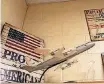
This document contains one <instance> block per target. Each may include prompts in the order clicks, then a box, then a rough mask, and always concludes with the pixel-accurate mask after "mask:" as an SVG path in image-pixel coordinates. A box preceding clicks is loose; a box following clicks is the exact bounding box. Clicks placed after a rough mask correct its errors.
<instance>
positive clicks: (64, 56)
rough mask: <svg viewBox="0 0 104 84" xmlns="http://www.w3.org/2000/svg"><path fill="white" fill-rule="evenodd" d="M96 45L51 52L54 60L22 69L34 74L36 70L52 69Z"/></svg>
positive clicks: (90, 43) (90, 44) (84, 45)
mask: <svg viewBox="0 0 104 84" xmlns="http://www.w3.org/2000/svg"><path fill="white" fill-rule="evenodd" d="M94 45H95V43H92V42H88V43H85V44H83V45H80V46H78V47H76V48H75V49H72V50H69V51H65V48H61V49H57V50H55V51H54V52H51V55H52V56H54V57H53V58H51V59H49V60H47V61H44V62H43V63H40V64H38V65H36V66H23V67H22V69H25V70H27V71H29V72H33V71H36V70H42V69H47V68H51V67H53V66H55V65H57V64H60V63H62V62H65V61H67V60H68V59H71V58H73V57H75V56H76V55H78V54H80V53H82V52H84V51H86V50H88V49H90V48H92V47H93V46H94Z"/></svg>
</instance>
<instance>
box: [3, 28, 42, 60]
mask: <svg viewBox="0 0 104 84" xmlns="http://www.w3.org/2000/svg"><path fill="white" fill-rule="evenodd" d="M9 29H10V28H9V27H4V31H3V33H7V34H2V35H5V36H4V37H5V38H6V39H5V44H4V45H5V46H6V47H9V48H12V49H14V50H17V51H19V52H22V53H25V54H27V55H29V56H33V57H35V58H37V59H40V58H41V57H40V54H39V53H37V52H35V50H34V49H36V48H38V47H44V41H43V40H42V39H40V38H38V37H35V36H32V35H29V34H28V33H26V32H23V31H20V30H17V29H15V30H17V31H19V32H22V33H24V41H23V42H20V41H18V40H15V39H12V38H10V37H9V36H8V33H9Z"/></svg>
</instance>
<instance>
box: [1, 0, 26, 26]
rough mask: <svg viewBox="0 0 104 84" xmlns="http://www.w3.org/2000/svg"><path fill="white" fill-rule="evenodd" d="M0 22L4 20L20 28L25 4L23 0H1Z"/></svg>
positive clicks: (2, 22)
mask: <svg viewBox="0 0 104 84" xmlns="http://www.w3.org/2000/svg"><path fill="white" fill-rule="evenodd" d="M1 8H2V9H1V24H2V25H3V24H4V23H5V22H7V23H9V24H12V25H14V26H16V27H18V28H22V26H23V21H24V17H25V13H26V10H27V5H26V2H25V0H1Z"/></svg>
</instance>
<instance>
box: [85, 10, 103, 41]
mask: <svg viewBox="0 0 104 84" xmlns="http://www.w3.org/2000/svg"><path fill="white" fill-rule="evenodd" d="M84 12H85V16H86V21H87V25H88V29H89V33H90V38H91V40H92V41H101V40H104V8H103V9H91V10H85V11H84Z"/></svg>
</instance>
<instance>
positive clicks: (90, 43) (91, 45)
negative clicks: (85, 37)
mask: <svg viewBox="0 0 104 84" xmlns="http://www.w3.org/2000/svg"><path fill="white" fill-rule="evenodd" d="M87 45H88V46H90V47H93V46H94V45H95V43H94V42H88V43H87Z"/></svg>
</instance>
